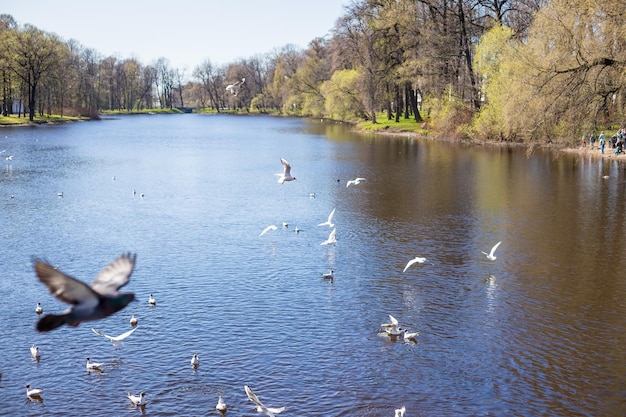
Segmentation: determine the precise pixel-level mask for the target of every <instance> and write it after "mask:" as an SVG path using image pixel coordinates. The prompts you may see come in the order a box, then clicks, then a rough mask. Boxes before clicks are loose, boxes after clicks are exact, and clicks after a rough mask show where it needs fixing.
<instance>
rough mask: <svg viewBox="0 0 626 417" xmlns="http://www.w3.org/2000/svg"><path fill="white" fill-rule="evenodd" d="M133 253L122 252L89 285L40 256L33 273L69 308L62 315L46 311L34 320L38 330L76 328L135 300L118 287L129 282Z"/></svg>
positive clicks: (133, 266)
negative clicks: (37, 319)
mask: <svg viewBox="0 0 626 417" xmlns="http://www.w3.org/2000/svg"><path fill="white" fill-rule="evenodd" d="M136 258H137V256H136V255H131V254H130V253H126V254H123V255H122V256H120V257H119V258H117V259H116V260H114V261H113V262H111V263H110V264H109V265H108V266H107V267H106V268H104V269H103V270H102V272H100V274H99V275H98V276H97V277H96V278H95V279H94V280H93V282H92V283H91V286H88V285H87V284H85V283H83V282H81V281H79V280H77V279H75V278H72V277H70V276H69V275H66V274H64V273H63V272H61V271H59V270H57V269H55V268H54V267H53V266H51V265H49V264H47V263H46V262H44V261H41V260H39V259H36V260H35V273H36V274H37V276H38V277H39V280H40V281H41V282H42V283H44V284H45V285H46V286H47V287H48V289H49V290H50V293H51V294H53V295H54V296H55V297H56V298H57V299H59V300H60V301H63V302H64V303H67V304H71V307H70V308H69V309H68V310H66V311H64V312H63V313H61V314H48V315H47V316H44V317H43V318H42V319H40V320H39V321H38V322H37V330H38V331H40V332H48V331H50V330H54V329H56V328H58V327H61V326H62V325H64V324H67V325H68V326H72V327H76V326H78V325H79V324H80V323H81V322H83V321H93V320H99V319H103V318H105V317H108V316H110V315H112V314H115V313H117V312H118V311H120V310H121V309H123V308H124V307H126V306H127V305H128V304H129V303H130V302H131V301H133V300H134V299H135V295H134V294H132V293H122V292H118V290H119V289H120V288H121V287H123V286H124V285H126V284H128V281H129V278H130V275H131V274H132V272H133V269H134V268H135V259H136Z"/></svg>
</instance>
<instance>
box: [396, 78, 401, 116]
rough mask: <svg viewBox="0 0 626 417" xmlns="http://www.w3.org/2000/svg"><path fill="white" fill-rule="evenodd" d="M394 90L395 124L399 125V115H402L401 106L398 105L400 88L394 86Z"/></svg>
mask: <svg viewBox="0 0 626 417" xmlns="http://www.w3.org/2000/svg"><path fill="white" fill-rule="evenodd" d="M395 88H396V123H400V113H402V104H401V103H400V97H401V96H400V86H399V85H397V84H396V85H395Z"/></svg>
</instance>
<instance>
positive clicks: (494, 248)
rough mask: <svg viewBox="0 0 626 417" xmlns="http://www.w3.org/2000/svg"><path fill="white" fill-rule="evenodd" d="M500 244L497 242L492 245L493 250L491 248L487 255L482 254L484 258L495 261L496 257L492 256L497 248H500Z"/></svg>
mask: <svg viewBox="0 0 626 417" xmlns="http://www.w3.org/2000/svg"><path fill="white" fill-rule="evenodd" d="M500 243H502V242H498V243H496V244H495V245H493V248H491V252H489V253H487V252H483V254H485V256H487V259H489V260H490V261H495V260H496V257H495V256H494V254H495V253H496V249H498V246H500Z"/></svg>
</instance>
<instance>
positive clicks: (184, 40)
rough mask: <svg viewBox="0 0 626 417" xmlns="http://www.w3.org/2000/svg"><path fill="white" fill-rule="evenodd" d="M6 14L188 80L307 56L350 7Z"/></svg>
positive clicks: (149, 4)
mask: <svg viewBox="0 0 626 417" xmlns="http://www.w3.org/2000/svg"><path fill="white" fill-rule="evenodd" d="M2 3H3V4H2V5H1V6H0V14H9V15H11V16H13V18H14V19H15V21H16V22H17V23H18V24H19V25H24V24H27V23H29V24H32V25H34V26H36V27H37V28H39V29H41V30H43V31H45V32H51V33H55V34H57V35H58V36H59V37H61V38H62V39H63V40H66V41H67V40H70V39H75V40H77V41H78V42H80V44H82V45H83V46H85V47H87V48H93V49H95V50H96V51H97V52H99V53H100V54H102V55H103V56H105V57H106V56H111V55H113V56H116V57H118V58H131V57H133V58H136V59H138V60H139V61H140V62H141V63H142V64H146V65H147V64H151V63H153V62H154V61H156V60H157V59H158V58H160V57H164V58H167V59H168V60H169V62H170V65H171V66H172V67H174V68H180V69H183V68H187V71H188V73H189V72H191V71H192V70H193V68H194V67H195V66H197V65H199V64H200V63H202V62H203V61H204V60H206V59H210V60H211V61H212V62H213V63H215V64H229V63H234V62H236V61H237V60H238V59H240V58H250V57H252V56H255V55H259V54H265V53H267V52H271V51H273V50H275V49H278V48H281V47H283V46H285V45H287V44H294V45H296V46H298V47H301V48H306V47H307V45H308V43H309V42H310V41H311V40H313V39H314V38H316V37H323V36H326V35H327V34H329V32H330V30H331V29H332V28H333V26H334V24H335V21H336V20H337V19H338V18H339V17H341V16H342V15H343V14H344V6H346V5H348V4H349V3H350V0H314V1H312V0H239V1H225V0H176V1H172V0H170V1H163V0H97V1H88V0H87V1H85V0H47V1H28V0H4V1H2Z"/></svg>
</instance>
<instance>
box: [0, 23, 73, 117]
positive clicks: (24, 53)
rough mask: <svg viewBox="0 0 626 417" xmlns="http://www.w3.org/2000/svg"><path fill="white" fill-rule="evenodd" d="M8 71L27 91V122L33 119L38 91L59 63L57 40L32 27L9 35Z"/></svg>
mask: <svg viewBox="0 0 626 417" xmlns="http://www.w3.org/2000/svg"><path fill="white" fill-rule="evenodd" d="M10 35H12V36H11V37H10V40H9V41H10V42H11V45H12V49H11V51H10V52H9V56H10V60H9V62H10V63H9V67H10V68H11V70H12V71H13V72H14V73H15V74H16V75H17V76H18V77H19V78H20V79H21V80H22V81H23V82H24V83H25V85H26V86H27V87H28V118H29V120H30V121H33V120H34V119H35V111H36V101H37V93H38V91H37V88H38V87H39V86H40V83H41V81H42V80H43V78H44V77H46V76H47V75H49V73H50V72H51V71H52V70H53V69H54V66H55V65H57V64H58V62H59V56H60V49H61V48H62V44H61V42H60V40H59V39H58V38H57V37H56V36H55V35H52V34H49V33H46V32H43V31H42V30H39V29H37V28H36V27H34V26H32V25H26V26H25V27H24V29H23V30H17V31H12V32H10Z"/></svg>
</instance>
